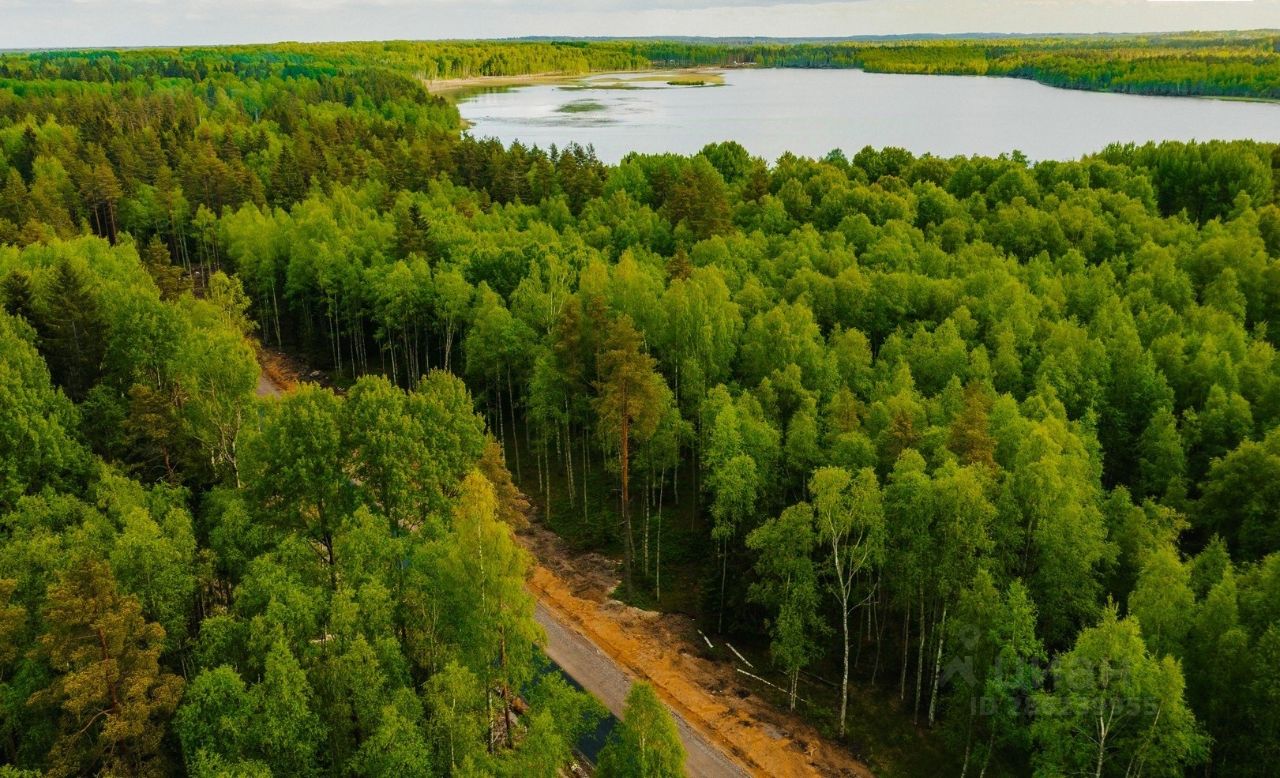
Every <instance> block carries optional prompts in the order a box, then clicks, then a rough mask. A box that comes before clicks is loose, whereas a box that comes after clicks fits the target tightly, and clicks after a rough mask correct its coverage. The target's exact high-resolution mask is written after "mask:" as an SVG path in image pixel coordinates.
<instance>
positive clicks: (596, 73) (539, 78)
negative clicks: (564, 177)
mask: <svg viewBox="0 0 1280 778" xmlns="http://www.w3.org/2000/svg"><path fill="white" fill-rule="evenodd" d="M726 69H727V68H721V67H709V66H700V67H689V68H654V69H652V70H589V71H586V72H583V73H570V72H567V71H546V72H542V73H528V74H525V75H520V76H463V77H461V78H438V79H429V78H424V77H422V76H419V78H418V80H419V81H421V82H422V85H423V86H424V87H425V88H426V90H427V91H428V92H430V93H431V94H433V95H440V96H442V97H443V96H447V95H450V94H456V93H457V92H462V91H466V90H470V89H483V88H487V87H508V86H534V85H537V84H565V83H573V82H576V81H580V80H582V79H585V78H593V77H613V78H621V77H623V76H635V77H636V78H634V79H629V80H635V81H667V80H668V79H671V80H679V79H680V78H682V77H683V78H688V77H691V76H699V77H702V78H704V79H707V80H708V82H709V83H712V82H713V79H720V78H722V75H721V74H722V73H723V72H724V71H725V70H726Z"/></svg>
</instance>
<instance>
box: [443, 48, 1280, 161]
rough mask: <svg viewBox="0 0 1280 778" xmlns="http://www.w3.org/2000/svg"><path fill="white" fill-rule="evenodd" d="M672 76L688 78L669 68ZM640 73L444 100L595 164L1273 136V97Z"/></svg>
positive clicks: (788, 73) (981, 80)
mask: <svg viewBox="0 0 1280 778" xmlns="http://www.w3.org/2000/svg"><path fill="white" fill-rule="evenodd" d="M680 77H682V78H687V77H689V76H687V75H682V76H680ZM667 78H675V76H672V75H668V76H666V77H655V75H654V74H639V73H637V74H610V75H597V76H591V77H587V78H584V79H581V80H579V81H576V82H571V83H561V84H534V85H529V86H517V87H504V88H499V89H489V90H482V91H479V92H476V93H472V94H462V95H459V97H458V109H459V111H461V113H462V117H463V118H464V119H466V120H467V121H468V122H469V123H470V124H471V134H472V135H474V136H475V137H495V138H498V139H500V140H502V141H503V142H504V143H510V142H512V141H515V140H519V141H521V142H523V143H525V144H528V145H537V146H541V147H542V148H547V147H549V146H550V145H551V144H556V145H559V146H563V145H565V144H566V143H568V142H570V141H574V142H577V143H581V144H583V145H586V144H591V145H593V146H595V149H596V153H597V155H598V156H599V157H600V159H602V160H604V161H605V162H617V161H618V160H620V159H621V158H622V157H623V156H624V155H626V154H627V153H628V152H630V151H641V152H666V151H671V152H679V153H682V154H691V153H695V152H697V151H698V150H699V149H701V148H702V147H703V146H705V145H706V144H708V143H712V142H715V141H721V140H729V139H732V140H736V141H738V142H739V143H741V144H742V145H744V146H746V147H747V149H748V150H749V151H751V152H752V153H753V154H756V155H759V156H762V157H764V158H766V159H768V160H774V159H776V158H777V157H778V156H779V155H781V154H782V153H783V152H786V151H791V152H794V153H796V154H801V155H804V156H811V157H820V156H823V155H825V154H826V153H827V152H828V151H831V150H832V149H837V148H838V149H842V150H844V151H845V152H846V153H847V154H849V155H852V154H853V153H855V152H857V151H858V150H859V149H861V148H862V147H863V146H868V145H870V146H875V147H880V146H901V147H904V148H906V149H909V150H911V151H913V152H915V153H917V154H923V153H925V152H929V153H932V154H935V155H939V156H952V155H957V154H963V155H969V154H982V155H987V156H994V155H997V154H1001V153H1005V152H1010V151H1013V150H1015V149H1016V150H1019V151H1022V152H1023V153H1024V154H1026V155H1027V156H1028V157H1030V158H1032V159H1074V158H1076V157H1079V156H1081V155H1083V154H1087V153H1090V152H1094V151H1098V150H1100V149H1102V148H1103V147H1104V146H1106V145H1107V144H1109V143H1112V142H1117V141H1119V142H1128V141H1133V142H1138V143H1142V142H1146V141H1152V140H1155V141H1158V140H1208V139H1212V138H1217V139H1224V140H1229V139H1238V138H1253V139H1255V140H1266V141H1280V104H1275V103H1252V102H1242V101H1230V100H1209V99H1197V98H1186V97H1144V96H1137V95H1123V94H1107V93H1102V92H1081V91H1075V90H1068V89H1055V88H1053V87H1048V86H1044V85H1042V84H1037V83H1035V82H1032V81H1026V80H1022V79H1014V78H987V77H981V76H916V75H891V74H881V73H865V72H863V71H860V70H798V69H744V70H728V71H725V72H724V84H723V85H720V86H671V85H669V84H668V83H667V82H666V79H667Z"/></svg>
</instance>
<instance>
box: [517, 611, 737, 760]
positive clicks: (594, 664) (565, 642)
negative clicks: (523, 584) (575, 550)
mask: <svg viewBox="0 0 1280 778" xmlns="http://www.w3.org/2000/svg"><path fill="white" fill-rule="evenodd" d="M534 618H536V619H537V620H538V623H539V624H541V625H542V628H543V630H545V631H546V633H547V645H546V647H545V648H544V650H545V651H546V654H547V656H548V657H550V658H551V661H553V662H555V663H556V664H557V665H559V666H560V669H562V670H564V671H565V672H566V673H568V674H569V676H570V677H572V678H573V680H575V681H577V682H578V684H579V685H581V686H582V688H584V689H586V690H587V691H589V692H591V693H592V694H593V695H595V696H596V697H597V698H598V699H599V700H600V701H601V702H603V703H604V705H605V707H606V708H608V709H609V711H610V712H611V713H613V715H615V716H618V717H621V716H622V708H623V705H624V703H625V701H626V697H627V692H628V691H630V689H631V678H630V677H629V676H628V675H627V674H626V673H625V672H623V670H622V668H620V667H618V665H617V664H615V663H614V661H613V660H612V659H610V658H609V657H608V656H606V655H605V653H604V652H603V651H601V650H600V649H599V648H596V646H595V645H594V644H593V643H591V642H590V641H589V640H587V639H586V638H585V637H583V636H582V635H581V634H580V633H579V632H578V631H577V630H576V629H575V628H574V627H573V625H572V624H570V623H568V621H567V620H566V619H565V617H564V616H562V615H560V614H558V613H556V612H555V611H554V610H552V609H551V608H549V607H547V605H546V604H545V603H543V602H539V603H538V605H537V610H536V611H535V613H534ZM672 713H673V714H674V716H675V720H676V728H677V729H679V731H680V740H681V741H682V742H683V743H684V749H685V751H686V752H687V753H688V760H687V761H686V762H685V770H686V771H687V772H688V774H689V775H690V776H693V777H694V778H704V777H705V778H720V777H721V776H724V777H725V778H729V777H730V776H732V777H733V778H738V777H740V776H747V775H749V773H748V772H747V771H746V770H744V769H743V768H741V767H739V766H738V764H737V763H736V762H735V761H733V760H732V759H731V758H730V757H729V756H728V755H726V754H725V753H724V752H722V751H721V750H720V749H718V748H716V747H715V746H713V745H712V744H711V743H709V742H707V739H706V738H705V737H704V736H703V735H702V733H701V732H698V731H697V730H695V729H694V728H693V727H691V726H689V723H688V722H687V721H685V720H684V718H683V717H682V716H680V714H679V713H676V712H675V711H672Z"/></svg>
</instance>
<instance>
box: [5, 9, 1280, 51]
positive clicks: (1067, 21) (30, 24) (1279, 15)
mask: <svg viewBox="0 0 1280 778" xmlns="http://www.w3.org/2000/svg"><path fill="white" fill-rule="evenodd" d="M1263 27H1267V28H1280V0H844V1H842V2H820V3H815V2H804V1H803V0H799V1H797V0H0V48H52V47H68V46H76V47H79V46H156V45H188V44H221V43H265V42H275V41H282V40H295V41H332V40H339V41H340V40H388V39H396V40H401V39H439V38H501V37H519V36H526V35H560V36H660V35H705V36H776V37H785V36H793V37H811V36H846V35H883V34H905V33H961V32H1022V33H1047V32H1157V31H1169V30H1227V29H1257V28H1263Z"/></svg>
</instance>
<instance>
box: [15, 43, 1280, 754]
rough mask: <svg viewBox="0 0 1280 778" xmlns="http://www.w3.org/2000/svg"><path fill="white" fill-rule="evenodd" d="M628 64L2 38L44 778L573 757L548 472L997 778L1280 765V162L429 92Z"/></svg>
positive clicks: (775, 653)
mask: <svg viewBox="0 0 1280 778" xmlns="http://www.w3.org/2000/svg"><path fill="white" fill-rule="evenodd" d="M636 45H639V44H609V47H606V48H605V49H603V50H597V49H596V47H594V46H585V45H554V44H528V45H521V44H501V45H494V46H493V47H492V48H486V47H485V46H483V45H480V44H424V45H423V46H422V47H421V48H417V47H415V46H414V45H410V44H386V45H384V44H358V45H351V46H339V45H331V46H300V45H298V46H281V47H245V48H234V49H217V50H213V49H209V50H192V51H183V52H177V51H165V50H148V51H135V52H125V53H117V52H88V53H83V52H57V53H42V54H29V55H12V56H8V57H5V58H3V59H0V181H2V182H3V186H2V187H0V244H3V245H2V246H0V304H2V305H3V309H4V312H3V313H0V353H3V360H2V361H0V636H2V637H3V639H2V640H0V761H3V762H5V763H8V764H10V765H13V766H14V767H13V768H0V770H8V772H7V773H5V774H24V773H23V772H21V771H26V770H31V771H41V772H46V773H48V774H51V775H78V774H156V775H160V774H169V773H176V772H182V771H184V770H185V771H186V772H189V773H192V774H197V775H209V776H213V775H255V776H256V775H268V774H275V775H295V774H320V773H324V774H332V775H339V774H355V775H416V774H451V775H489V774H499V775H503V774H511V775H554V774H555V771H556V769H557V768H558V767H559V766H561V765H563V764H564V763H565V762H566V761H567V760H568V758H569V752H570V748H571V746H572V744H573V743H574V742H575V741H576V740H577V738H578V736H579V735H580V734H581V733H582V732H584V731H586V730H587V729H589V728H592V727H594V724H595V721H596V720H597V717H598V716H599V710H598V706H597V705H595V704H593V703H592V702H591V701H590V700H589V699H587V698H586V697H584V696H583V695H581V694H579V693H577V692H574V691H573V690H571V689H570V688H569V687H567V686H566V685H565V684H564V683H563V682H560V681H558V680H556V678H557V676H554V675H543V674H540V673H539V672H538V671H539V659H538V656H537V653H536V652H535V651H534V650H533V646H534V644H535V642H536V641H537V631H538V630H537V627H536V625H535V624H534V622H533V620H532V607H533V604H532V601H531V599H530V598H529V595H528V594H527V593H526V592H525V590H524V589H523V587H522V583H523V579H524V575H525V570H526V568H527V564H528V562H527V560H526V558H525V555H524V553H523V552H522V551H521V550H520V549H519V547H518V546H516V545H515V543H514V541H513V538H512V530H511V527H512V526H513V525H515V524H518V523H519V522H520V520H521V515H520V514H521V512H522V505H521V504H522V498H521V497H520V495H519V493H518V492H517V490H516V489H515V486H516V485H518V486H519V487H520V488H521V489H523V491H524V492H526V493H527V494H528V495H529V496H530V498H532V499H533V500H535V501H536V502H537V504H538V506H539V508H540V513H541V515H542V518H543V519H544V520H545V521H547V522H548V523H549V524H550V526H552V527H553V528H554V529H556V530H557V531H558V532H560V533H562V534H563V535H564V536H565V537H567V538H569V539H571V540H572V541H573V542H575V543H576V544H578V545H580V546H589V547H595V548H603V549H608V550H613V551H616V552H617V553H618V554H619V555H620V556H621V557H622V558H623V560H624V566H623V569H624V571H625V576H624V582H623V584H622V586H621V592H620V596H623V597H626V598H629V599H631V600H633V601H637V602H648V603H657V604H659V605H663V606H674V607H685V608H689V609H691V610H694V611H695V612H696V614H697V615H698V616H699V617H700V618H701V619H702V621H703V623H704V626H705V627H706V628H707V629H710V630H716V631H719V632H720V633H722V634H729V635H738V636H744V637H748V638H749V637H750V636H752V635H758V634H767V636H768V637H767V639H766V642H767V649H768V652H769V655H770V656H771V657H772V660H773V662H774V664H775V666H776V669H777V671H778V672H779V674H780V675H781V676H783V677H785V678H786V679H787V680H789V681H790V683H791V688H792V689H795V688H796V684H797V683H798V682H799V681H800V679H801V674H802V672H811V673H815V674H820V675H822V676H825V677H830V678H833V679H835V682H836V683H837V684H840V683H841V682H842V681H843V682H844V683H847V682H848V681H849V680H851V679H852V680H855V681H857V682H858V683H859V684H861V685H862V688H865V689H870V690H872V691H870V692H868V693H874V694H879V695H882V696H884V697H885V698H887V699H893V700H895V701H897V705H898V706H899V707H900V708H901V710H902V711H903V712H904V713H903V715H904V716H905V717H907V718H911V719H914V720H915V721H916V722H918V724H919V726H920V727H921V729H922V730H924V731H926V733H927V734H926V735H925V736H926V737H930V738H933V739H936V740H939V741H941V742H944V743H946V744H947V747H948V749H949V753H950V754H951V755H953V757H954V762H955V764H957V765H963V768H962V769H963V770H964V771H965V772H966V774H967V773H969V772H972V773H973V774H984V773H988V772H989V773H993V774H994V773H1009V774H1024V773H1027V772H1030V771H1031V770H1035V771H1036V773H1037V774H1039V775H1044V776H1059V775H1067V774H1074V773H1078V772H1082V771H1085V770H1086V769H1087V770H1088V772H1090V773H1096V774H1099V775H1106V776H1112V775H1115V776H1119V775H1151V776H1166V775H1170V776H1171V775H1180V774H1183V773H1184V772H1186V771H1194V772H1196V773H1204V774H1216V775H1224V776H1225V775H1241V776H1249V775H1258V776H1262V775H1267V774H1269V772H1270V771H1271V766H1272V765H1273V764H1274V762H1275V760H1276V759H1277V758H1278V757H1280V494H1278V493H1277V489H1280V487H1278V486H1277V484H1280V431H1278V428H1280V358H1278V357H1277V355H1276V346H1277V342H1276V338H1277V330H1276V324H1275V322H1276V320H1277V319H1278V318H1280V205H1278V196H1280V147H1277V146H1275V145H1268V144H1260V143H1249V142H1236V143H1216V142H1207V143H1199V144H1181V143H1165V144H1159V145H1147V146H1141V147H1134V146H1124V147H1121V146H1116V147H1111V148H1108V149H1105V150H1100V151H1099V153H1098V154H1096V155H1093V156H1090V157H1088V158H1085V159H1082V160H1078V161H1073V162H1040V163H1037V164H1030V163H1028V161H1027V160H1026V159H1024V158H1023V157H1021V156H1020V155H1018V154H1016V153H1015V154H1010V155H1008V156H1004V157H1000V158H979V157H975V158H954V159H939V158H934V157H928V156H926V157H914V156H912V155H911V154H909V153H907V152H905V151H902V150H898V149H892V148H890V149H881V150H874V149H864V150H862V151H859V152H857V153H856V154H854V155H853V156H852V157H847V156H845V155H843V154H841V153H839V152H833V153H832V154H831V155H829V156H828V157H826V158H824V159H822V160H811V159H801V158H796V157H792V156H786V157H783V158H782V159H780V160H778V161H776V162H775V163H772V164H769V163H766V162H765V161H763V160H759V159H753V158H752V157H751V156H750V155H749V154H748V153H747V152H746V151H745V150H744V149H742V148H741V147H740V146H737V145H736V144H733V143H731V142H729V143H723V144H717V145H713V146H709V147H707V148H706V149H705V150H704V151H703V152H702V153H700V154H698V155H695V156H691V157H684V156H675V155H654V156H631V157H629V158H627V159H626V160H624V161H623V162H622V163H621V164H619V165H617V166H612V167H611V166H606V165H603V164H601V163H600V162H598V161H597V160H596V159H595V157H594V155H593V154H592V153H591V151H590V150H589V149H582V148H577V147H569V148H565V149H546V150H539V149H529V148H524V147H521V146H519V145H515V146H512V147H509V148H504V147H502V146H501V145H500V144H498V143H495V142H492V141H483V140H475V139H472V138H469V137H466V136H464V135H460V134H459V132H458V125H459V121H458V116H457V113H456V111H455V110H454V109H453V107H452V106H451V105H449V104H448V103H446V102H445V101H443V100H440V99H438V98H435V97H433V96H431V95H430V94H428V93H427V92H426V91H425V90H424V89H423V87H422V84H421V83H420V80H419V79H420V78H421V77H423V76H424V74H426V75H442V74H447V75H461V74H468V73H475V72H477V71H478V72H499V70H498V69H500V68H501V69H502V70H501V72H519V71H520V70H524V71H527V72H541V71H546V70H565V69H580V70H585V69H591V68H607V67H615V66H617V63H619V62H620V61H621V60H620V59H617V58H615V57H616V56H622V55H624V54H626V51H627V49H626V48H625V47H626V46H636ZM940 45H941V44H940ZM947 45H950V44H947ZM619 52H621V54H620V53H619ZM624 59H625V57H624ZM426 63H435V64H434V65H432V67H435V68H436V70H434V71H431V70H429V68H428V66H427V64H426ZM250 338H257V339H259V340H261V341H262V342H263V343H265V344H267V345H268V346H270V347H273V348H276V349H280V350H283V351H286V352H289V353H292V354H295V355H298V356H300V357H302V358H303V359H305V361H307V362H308V363H309V364H312V365H314V366H317V367H319V368H322V369H324V370H325V371H326V372H327V373H329V374H330V375H332V376H333V377H334V379H335V381H336V382H337V383H338V384H339V385H340V386H341V387H342V391H340V392H335V391H332V390H328V389H321V388H317V387H314V386H303V387H302V388H300V389H298V390H297V391H295V392H292V393H290V394H288V395H287V396H285V397H283V398H279V399H258V398H256V397H255V396H254V387H255V382H256V380H257V377H258V368H257V366H256V363H255V359H254V353H253V349H252V346H251V345H250V344H249V342H248V341H249V339H250ZM508 469H509V470H510V472H511V473H512V474H513V475H509V474H508ZM512 477H514V484H513V482H512V480H511V479H512ZM673 589H676V590H678V591H677V592H676V593H675V594H673V592H672V590H673ZM689 592H694V593H696V596H695V597H693V598H689V597H685V598H684V599H683V600H680V601H679V602H677V601H676V599H675V598H676V597H678V596H679V595H686V594H687V593H689ZM637 688H638V689H639V691H637V692H636V693H635V694H634V695H633V696H634V698H635V699H634V700H633V701H632V702H633V704H632V705H630V706H629V715H628V720H627V721H625V722H624V724H623V725H622V726H621V727H619V729H618V732H617V735H616V736H615V739H614V741H613V744H612V745H611V746H610V749H609V750H608V751H607V752H606V753H607V756H602V758H601V768H602V774H615V775H630V774H633V773H631V772H627V769H628V767H629V766H633V765H635V764H651V765H653V770H652V771H650V772H649V773H648V774H650V775H667V774H671V773H672V772H675V770H676V768H675V767H673V765H672V756H671V754H670V753H669V750H670V749H667V748H662V749H661V751H660V752H659V753H655V754H644V755H643V759H642V755H641V753H640V752H642V751H643V750H644V749H645V748H652V747H654V744H669V742H670V722H669V721H666V720H665V719H664V717H663V716H661V715H658V713H659V712H660V710H659V709H660V706H656V705H655V700H654V699H653V698H652V694H651V692H649V691H648V690H646V689H645V687H637ZM830 699H831V700H833V701H834V702H833V703H832V704H831V705H829V706H828V705H827V704H825V703H821V702H814V703H810V704H808V705H806V703H804V702H799V703H797V702H796V700H794V699H793V700H792V703H793V704H797V707H798V708H800V709H801V710H802V711H803V712H804V713H805V714H806V715H809V716H812V717H813V718H814V720H815V721H817V722H819V723H820V724H821V725H823V726H824V727H827V728H828V729H829V730H830V732H831V733H832V735H833V736H836V737H841V736H846V730H847V725H848V722H847V720H846V717H847V714H846V711H845V707H844V704H843V703H844V700H846V699H847V695H840V694H836V695H834V696H832V697H831V698H830ZM632 709H634V711H635V715H634V717H632V716H631V715H630V711H631V710H632ZM676 762H677V763H678V755H677V758H676ZM875 766H876V767H877V768H880V769H884V770H886V771H889V772H892V769H893V766H892V765H875ZM15 771H16V772H15Z"/></svg>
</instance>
